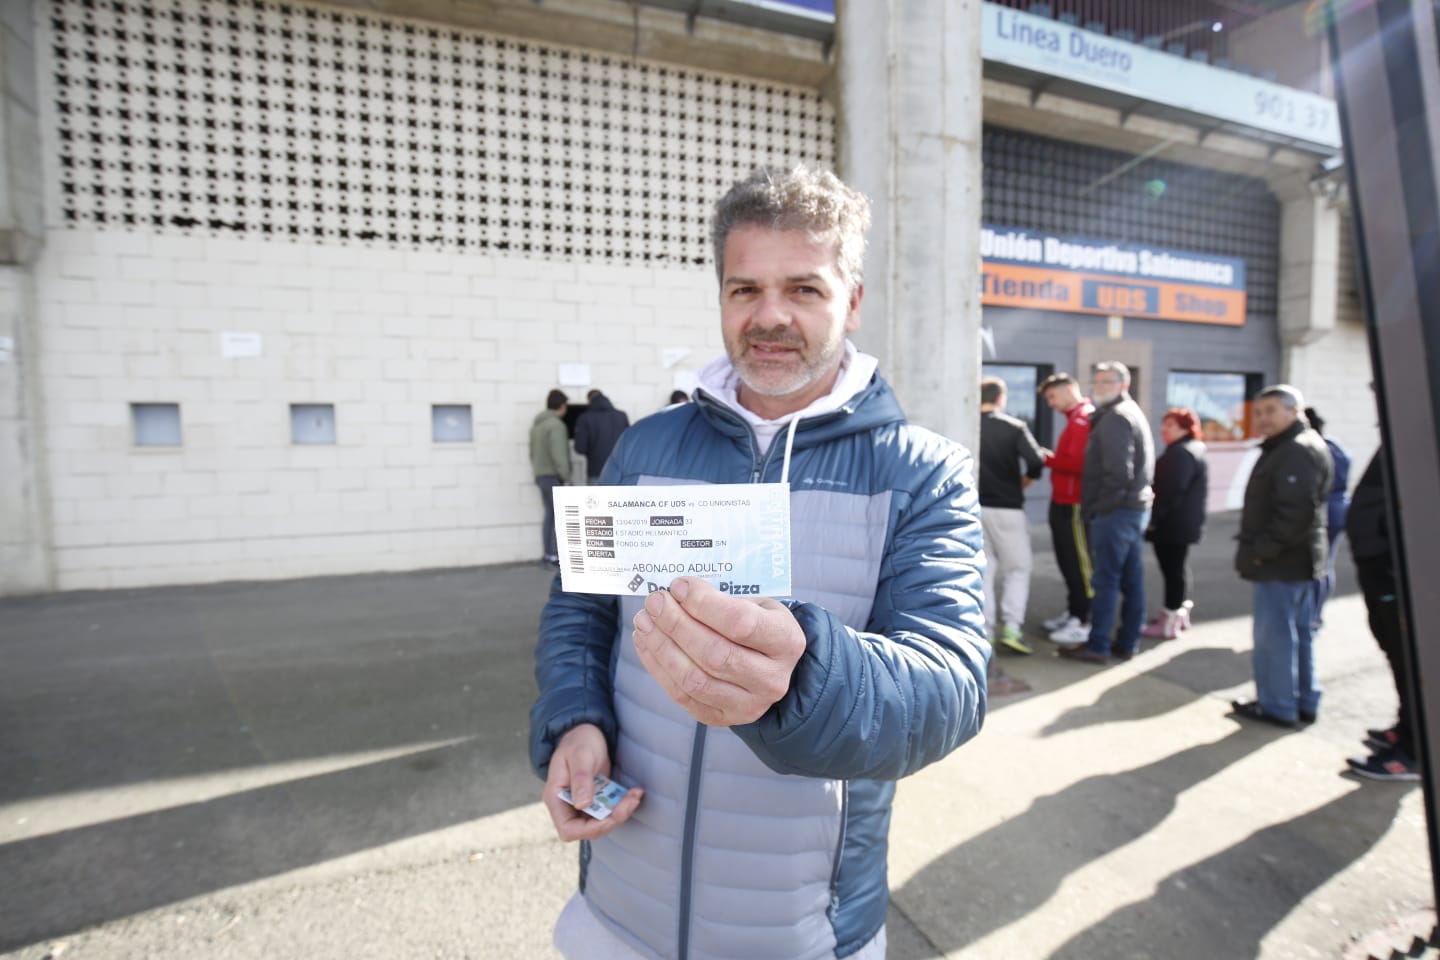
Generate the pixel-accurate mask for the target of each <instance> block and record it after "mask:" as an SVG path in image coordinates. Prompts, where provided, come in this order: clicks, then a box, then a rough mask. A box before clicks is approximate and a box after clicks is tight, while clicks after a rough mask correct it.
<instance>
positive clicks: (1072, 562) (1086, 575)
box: [1050, 501, 1095, 623]
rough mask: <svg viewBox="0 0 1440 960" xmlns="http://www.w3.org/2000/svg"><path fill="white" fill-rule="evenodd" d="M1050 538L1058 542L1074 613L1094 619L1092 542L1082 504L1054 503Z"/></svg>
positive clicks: (1057, 557) (1083, 618)
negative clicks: (1091, 616)
mask: <svg viewBox="0 0 1440 960" xmlns="http://www.w3.org/2000/svg"><path fill="white" fill-rule="evenodd" d="M1050 542H1051V543H1052V544H1054V545H1055V561H1056V562H1057V563H1058V564H1059V565H1060V575H1061V576H1062V577H1064V578H1065V595H1066V597H1065V603H1066V608H1067V609H1068V610H1069V611H1070V616H1072V617H1075V618H1076V619H1078V620H1079V621H1080V622H1081V623H1089V622H1090V598H1091V597H1093V596H1094V595H1095V592H1094V591H1093V590H1091V589H1090V546H1089V543H1088V541H1087V540H1086V538H1085V524H1084V523H1082V522H1081V520H1080V507H1079V505H1078V504H1073V503H1055V502H1054V501H1051V503H1050Z"/></svg>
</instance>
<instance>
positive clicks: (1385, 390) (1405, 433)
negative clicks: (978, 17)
mask: <svg viewBox="0 0 1440 960" xmlns="http://www.w3.org/2000/svg"><path fill="white" fill-rule="evenodd" d="M1342 8H1348V9H1343V12H1342ZM1329 10H1330V11H1331V13H1330V16H1329V17H1328V20H1329V22H1328V23H1327V24H1326V30H1327V33H1328V35H1329V41H1330V51H1331V60H1332V63H1333V64H1334V76H1335V90H1336V94H1337V100H1338V103H1339V107H1340V123H1341V131H1342V133H1343V138H1344V142H1345V162H1346V167H1347V169H1348V171H1349V179H1350V190H1351V202H1352V206H1353V209H1354V211H1355V228H1356V240H1357V243H1356V248H1357V251H1358V255H1359V271H1360V281H1361V293H1362V296H1363V297H1364V301H1365V307H1366V324H1367V328H1368V333H1369V337H1370V357H1371V364H1372V366H1373V368H1374V375H1375V392H1376V399H1377V401H1378V403H1379V407H1380V431H1381V436H1382V437H1383V438H1384V441H1385V453H1386V457H1387V460H1388V463H1387V466H1388V467H1389V471H1388V473H1389V481H1390V491H1389V493H1390V503H1391V517H1390V523H1391V531H1392V534H1393V536H1392V542H1393V544H1394V549H1395V551H1396V568H1397V570H1398V571H1399V573H1400V576H1399V580H1400V587H1401V596H1400V602H1401V604H1402V606H1401V610H1402V612H1403V614H1404V622H1405V624H1406V629H1405V648H1406V656H1407V659H1408V662H1409V665H1410V667H1411V669H1410V670H1409V671H1408V672H1409V673H1410V676H1411V679H1412V684H1413V686H1414V688H1415V690H1414V693H1415V694H1416V696H1414V697H1413V702H1414V704H1415V716H1414V717H1413V718H1412V722H1413V723H1414V726H1415V735H1416V744H1417V750H1418V752H1419V754H1420V755H1419V756H1418V757H1417V758H1416V759H1418V760H1419V761H1420V764H1421V767H1422V769H1423V775H1422V781H1423V783H1424V788H1425V812H1426V820H1427V822H1428V824H1429V836H1430V864H1431V873H1432V875H1433V876H1437V877H1440V843H1437V833H1436V830H1437V824H1440V817H1437V809H1436V792H1435V785H1436V783H1435V762H1436V759H1437V757H1436V754H1435V746H1436V744H1440V644H1437V643H1435V642H1434V640H1433V638H1435V637H1437V636H1440V591H1437V590H1434V589H1418V590H1417V589H1412V586H1413V585H1414V584H1415V583H1416V582H1417V580H1418V579H1419V578H1418V577H1415V576H1412V575H1411V574H1412V573H1416V574H1420V573H1429V572H1430V571H1434V570H1436V569H1440V511H1437V510H1435V509H1434V503H1435V497H1436V495H1437V493H1440V45H1437V38H1436V28H1437V25H1436V19H1437V18H1436V10H1435V7H1434V6H1433V5H1432V3H1431V2H1430V0H1375V2H1371V3H1352V4H1340V3H1334V4H1332V5H1331V6H1330V7H1329ZM1420 637H1427V638H1432V639H1431V641H1430V642H1428V643H1418V642H1417V639H1418V638H1420ZM1432 882H1433V881H1432ZM1437 900H1440V889H1437Z"/></svg>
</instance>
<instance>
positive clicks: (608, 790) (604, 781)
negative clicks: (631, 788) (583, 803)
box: [560, 773, 625, 820]
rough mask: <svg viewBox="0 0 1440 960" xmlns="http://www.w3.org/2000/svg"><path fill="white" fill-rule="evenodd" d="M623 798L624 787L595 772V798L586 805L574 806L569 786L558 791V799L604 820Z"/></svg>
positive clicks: (597, 818)
mask: <svg viewBox="0 0 1440 960" xmlns="http://www.w3.org/2000/svg"><path fill="white" fill-rule="evenodd" d="M624 798H625V788H624V787H622V786H621V785H620V784H618V783H616V782H615V781H614V780H611V779H610V778H609V777H605V776H601V775H600V774H598V773H597V774H595V799H594V800H591V801H590V805H589V806H588V807H576V806H575V799H574V798H573V797H572V796H571V795H570V788H569V787H565V788H563V789H561V791H560V799H561V800H564V801H565V802H566V803H568V804H570V806H572V807H575V809H577V810H579V811H581V812H583V813H586V814H589V815H590V816H592V817H594V818H595V819H596V820H604V819H606V818H607V817H609V816H610V814H612V813H614V812H615V807H616V806H618V805H619V803H620V801H621V800H623V799H624Z"/></svg>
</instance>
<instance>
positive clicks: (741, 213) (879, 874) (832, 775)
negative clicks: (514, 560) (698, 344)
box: [530, 168, 990, 960]
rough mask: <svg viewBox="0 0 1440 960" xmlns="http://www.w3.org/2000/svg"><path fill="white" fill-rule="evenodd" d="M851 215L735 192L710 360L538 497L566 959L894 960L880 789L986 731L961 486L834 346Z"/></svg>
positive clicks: (754, 185)
mask: <svg viewBox="0 0 1440 960" xmlns="http://www.w3.org/2000/svg"><path fill="white" fill-rule="evenodd" d="M869 219H870V217H869V204H868V202H867V201H866V199H865V198H864V197H863V196H861V195H860V194H858V193H856V192H855V191H854V190H852V189H850V188H849V187H847V186H846V185H845V184H843V183H841V182H840V181H839V180H838V179H837V178H836V177H834V176H833V175H832V174H829V173H825V172H818V171H812V170H808V169H804V168H796V169H794V170H791V171H784V172H780V171H757V172H756V173H755V174H752V175H751V176H750V177H748V178H747V179H745V180H743V181H741V182H740V183H738V184H736V185H735V186H734V187H732V188H731V190H730V191H729V193H727V194H726V195H725V197H723V198H722V199H721V200H720V202H719V204H718V206H717V209H716V212H715V219H714V224H713V239H714V246H715V255H716V269H717V272H718V274H719V280H720V325H721V332H722V335H723V338H724V341H725V350H726V354H727V355H726V356H725V357H722V358H720V359H718V360H716V361H715V362H714V363H712V364H710V365H709V366H708V367H706V368H705V370H704V371H702V373H701V375H700V386H699V388H698V389H697V390H696V391H695V396H694V402H693V403H689V404H685V405H683V406H678V407H672V408H668V409H666V410H664V411H661V412H660V413H658V414H655V415H653V416H650V417H648V418H646V419H644V420H642V421H640V422H639V423H637V424H635V425H634V426H632V427H631V428H630V430H629V431H627V432H626V434H625V436H624V437H622V438H621V440H620V443H619V445H618V446H617V447H616V449H615V452H614V453H613V454H612V456H611V458H610V460H609V462H608V464H607V465H606V467H605V470H604V473H603V474H602V475H601V477H600V483H601V486H597V487H589V488H585V489H584V490H578V489H577V490H574V491H570V494H572V495H571V496H569V497H567V499H566V500H565V502H564V504H563V506H564V509H563V511H562V510H561V506H562V504H560V503H557V513H558V514H559V516H558V517H557V520H556V526H557V528H558V530H559V533H560V537H561V541H562V543H561V572H560V573H559V574H558V575H557V576H556V578H555V582H554V585H553V587H552V589H551V595H550V600H549V602H548V603H547V604H546V606H545V611H544V614H543V615H542V617H541V623H540V640H539V644H538V646H537V649H536V679H537V682H538V684H539V688H540V694H539V698H538V700H537V701H536V704H535V707H534V709H533V710H532V711H531V736H530V747H531V760H532V762H533V764H534V766H535V769H536V771H537V772H538V773H539V774H540V775H541V776H542V777H543V778H544V779H545V787H544V790H543V793H542V798H543V801H544V804H545V807H546V809H547V810H548V811H549V813H550V816H551V818H552V819H553V820H554V823H555V828H556V831H557V832H558V833H559V835H560V837H561V838H563V839H565V840H579V841H581V843H582V846H581V853H580V863H581V874H580V892H579V893H578V894H577V895H576V896H575V897H574V898H573V899H572V900H571V901H570V903H569V904H568V905H567V906H566V907H565V910H564V911H563V913H562V914H561V916H560V920H559V922H558V923H557V925H556V929H555V943H556V946H557V947H559V949H560V951H561V953H562V954H564V955H565V956H567V957H580V956H585V957H615V958H633V957H646V958H655V957H665V958H670V957H675V958H692V960H699V958H713V957H746V958H776V960H780V958H783V960H802V958H819V957H858V958H863V960H873V958H880V957H883V956H884V955H885V914H886V907H887V904H888V900H889V891H888V888H887V884H886V850H887V843H888V832H889V823H890V805H891V801H892V799H893V797H894V793H895V781H896V780H898V779H899V778H901V777H904V776H907V775H909V774H911V773H913V772H915V771H916V770H919V769H920V768H921V767H923V766H925V765H926V764H929V763H932V762H934V761H936V760H939V759H940V758H942V757H944V756H945V755H946V754H948V753H949V752H950V751H951V750H953V749H955V748H956V747H957V746H959V745H960V744H961V743H963V742H964V741H965V740H967V739H969V738H970V737H972V736H974V735H975V734H976V733H977V732H978V731H979V729H980V725H981V722H982V720H983V718H984V714H985V670H986V664H987V661H988V659H989V656H990V648H989V645H988V644H987V642H986V639H985V618H984V614H983V587H982V582H981V570H982V567H983V565H984V560H983V555H982V546H981V544H982V535H981V531H980V522H979V507H978V504H977V499H976V486H975V477H974V468H973V464H972V461H971V458H970V455H969V453H968V452H966V451H965V450H963V449H962V448H960V447H958V446H956V445H955V444H953V443H951V442H949V441H948V440H945V439H944V438H942V437H939V436H937V435H935V434H933V433H931V432H929V431H927V430H925V429H923V428H920V427H916V426H912V425H910V424H908V423H906V421H905V416H904V414H903V413H902V412H901V410H900V407H899V404H898V403H897V402H896V399H895V396H894V394H893V393H892V392H891V390H890V388H889V386H888V385H887V384H886V383H885V381H884V380H883V379H881V377H880V376H879V374H878V373H877V372H876V361H875V358H874V357H870V356H867V355H865V354H862V353H860V352H858V351H857V350H856V349H855V347H854V346H853V345H852V344H851V343H850V342H849V340H848V339H847V337H846V334H848V333H849V332H851V331H854V330H856V329H858V327H859V324H860V302H861V299H862V297H863V294H864V286H863V284H862V280H861V269H862V261H863V254H864V248H865V230H866V228H867V227H868V226H869Z"/></svg>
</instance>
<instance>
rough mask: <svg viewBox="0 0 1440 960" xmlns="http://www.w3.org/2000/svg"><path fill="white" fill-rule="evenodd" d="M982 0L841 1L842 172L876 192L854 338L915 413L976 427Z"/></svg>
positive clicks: (962, 430)
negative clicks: (872, 357) (860, 325)
mask: <svg viewBox="0 0 1440 960" xmlns="http://www.w3.org/2000/svg"><path fill="white" fill-rule="evenodd" d="M980 7H981V4H980V2H979V0H902V2H899V3H874V2H871V0H838V2H837V4H836V33H837V49H838V60H837V66H838V85H839V110H838V114H839V130H838V144H837V146H838V153H839V168H840V175H841V176H842V177H843V178H844V179H845V180H846V181H847V182H848V183H850V184H852V185H853V186H855V187H856V188H857V189H859V190H861V191H863V192H864V193H865V194H866V195H868V196H869V197H870V200H871V203H872V204H873V217H874V220H873V223H872V226H871V229H870V245H869V250H868V252H867V254H866V258H865V300H864V303H863V305H862V307H861V323H862V327H861V330H860V332H859V333H858V334H857V335H856V337H855V340H856V343H857V344H858V345H859V346H860V347H861V348H862V349H864V350H866V351H867V352H869V353H873V354H875V355H876V356H878V357H879V358H880V370H881V373H882V374H883V375H884V376H885V377H886V378H887V379H888V380H889V381H890V383H891V385H892V386H893V387H894V388H895V391H896V393H897V394H898V395H899V398H900V403H901V405H902V406H903V407H904V409H905V412H906V413H907V414H908V415H909V418H910V419H911V421H913V422H915V423H918V424H921V425H923V426H926V427H929V428H930V429H932V430H935V431H936V432H938V433H942V434H944V435H945V436H947V437H950V438H952V439H954V440H958V441H959V442H961V443H963V444H965V445H966V446H968V447H970V448H971V449H974V448H975V447H976V445H977V444H978V441H979V430H980V400H979V390H980V388H979V383H980V359H981V358H980V103H981V86H980V66H981V60H980Z"/></svg>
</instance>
